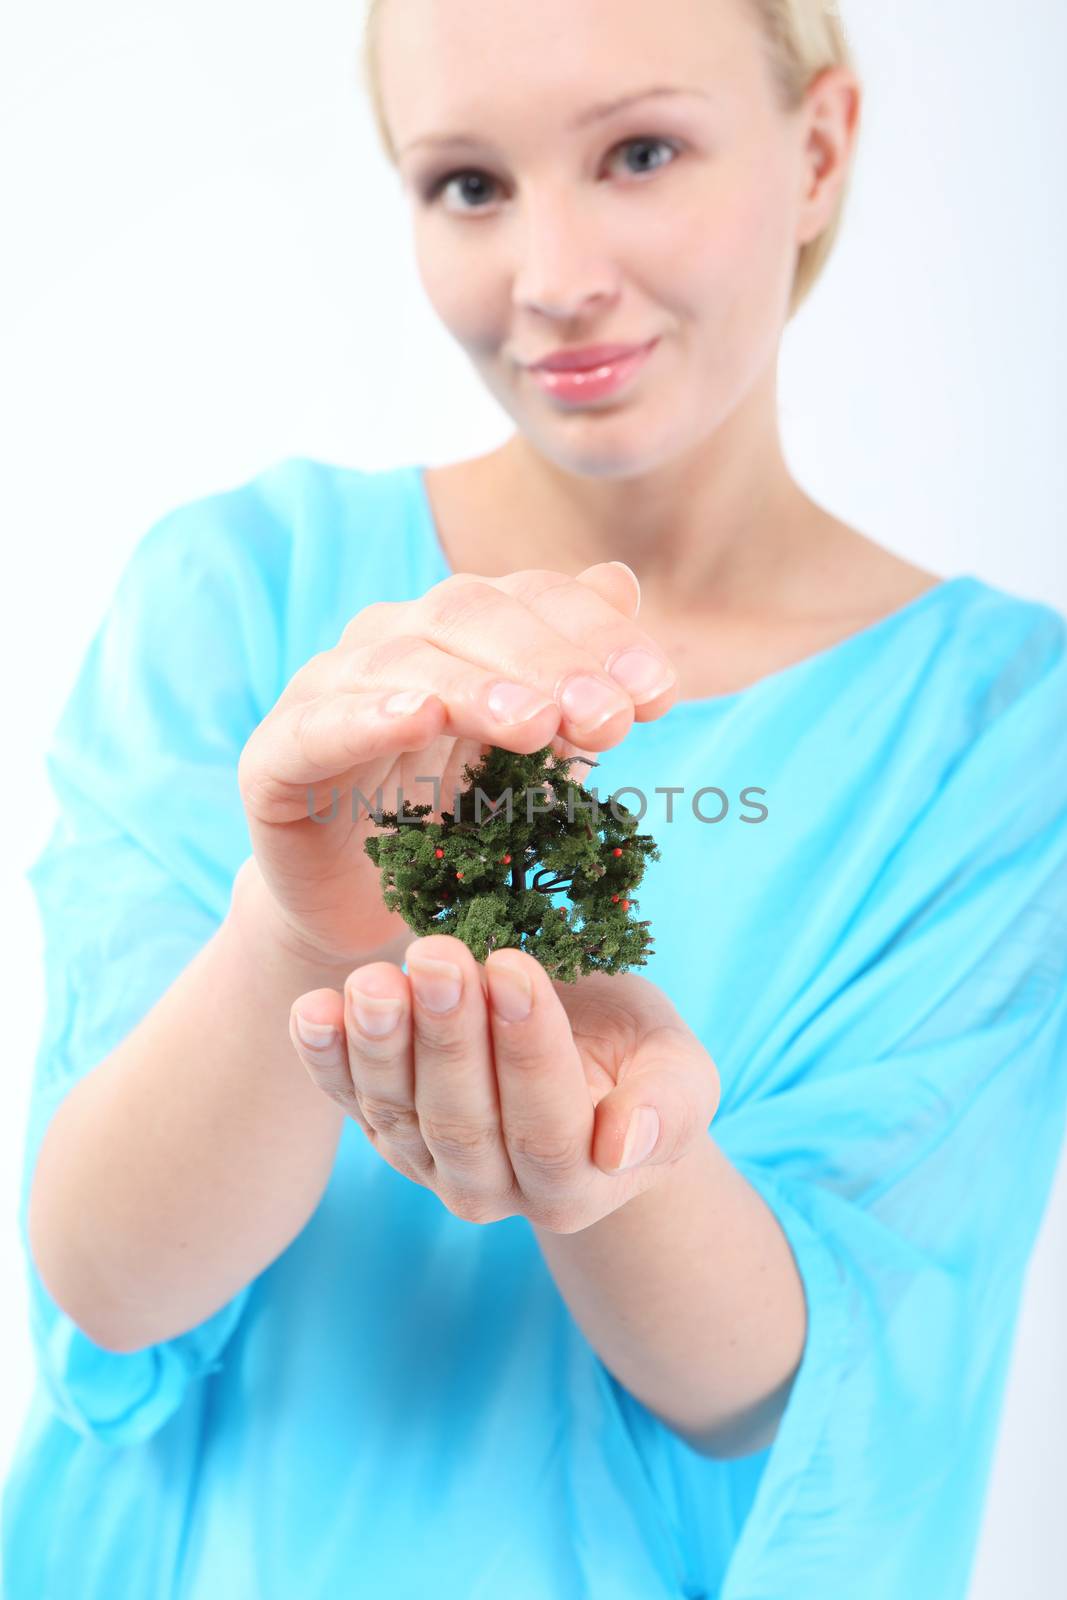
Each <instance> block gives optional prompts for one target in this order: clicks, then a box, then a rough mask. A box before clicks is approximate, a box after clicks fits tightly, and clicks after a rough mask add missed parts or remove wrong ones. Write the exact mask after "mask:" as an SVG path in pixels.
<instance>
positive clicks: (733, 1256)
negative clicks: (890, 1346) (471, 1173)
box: [534, 1134, 807, 1457]
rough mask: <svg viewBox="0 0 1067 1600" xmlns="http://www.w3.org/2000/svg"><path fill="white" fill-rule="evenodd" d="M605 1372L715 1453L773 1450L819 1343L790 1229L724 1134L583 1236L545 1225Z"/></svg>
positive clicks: (557, 1266) (565, 1287) (552, 1258)
mask: <svg viewBox="0 0 1067 1600" xmlns="http://www.w3.org/2000/svg"><path fill="white" fill-rule="evenodd" d="M534 1232H535V1234H536V1236H537V1241H538V1244H539V1245H540V1248H541V1252H542V1254H543V1256H544V1258H545V1261H546V1263H547V1265H548V1267H549V1270H550V1271H551V1272H552V1274H553V1276H554V1278H555V1280H556V1283H557V1285H558V1287H559V1290H560V1293H561V1294H562V1295H563V1297H564V1299H565V1300H566V1301H567V1304H568V1306H569V1307H570V1310H571V1312H572V1314H573V1316H574V1319H575V1321H576V1322H577V1323H578V1325H579V1327H580V1328H581V1329H582V1332H583V1333H584V1334H585V1336H586V1338H587V1339H588V1340H589V1342H590V1343H591V1344H592V1345H593V1347H594V1349H595V1350H596V1351H597V1353H598V1354H599V1355H600V1357H601V1359H602V1360H603V1362H604V1364H605V1366H607V1367H608V1369H609V1370H610V1371H611V1372H612V1373H613V1374H614V1375H615V1377H616V1378H617V1379H618V1380H619V1382H620V1383H622V1384H623V1385H624V1386H625V1387H626V1388H627V1389H628V1390H629V1391H630V1393H631V1394H633V1395H635V1396H636V1397H637V1399H639V1400H640V1401H641V1402H642V1403H643V1404H644V1405H646V1406H647V1407H648V1408H649V1410H650V1411H653V1412H655V1413H656V1415H657V1416H659V1418H660V1419H661V1420H662V1421H663V1422H665V1423H666V1424H667V1425H668V1426H669V1427H671V1428H673V1429H674V1431H675V1432H676V1433H678V1434H679V1435H680V1436H681V1437H682V1438H683V1439H684V1440H685V1441H686V1443H688V1444H689V1445H691V1446H692V1448H693V1449H694V1450H697V1451H698V1452H699V1453H700V1454H702V1455H709V1456H719V1457H729V1456H737V1455H747V1454H750V1453H752V1452H753V1451H756V1450H762V1449H765V1448H766V1446H767V1445H769V1444H771V1443H773V1441H774V1436H775V1432H776V1430H777V1425H778V1422H779V1420H780V1418H781V1416H782V1413H783V1412H784V1410H785V1406H786V1402H787V1400H788V1398H789V1393H790V1390H791V1387H792V1383H793V1379H794V1377H795V1375H796V1372H797V1369H798V1368H799V1365H800V1359H801V1356H802V1354H803V1350H804V1344H805V1339H806V1322H807V1317H806V1307H805V1300H804V1290H803V1287H802V1283H801V1279H800V1276H799V1273H798V1271H797V1267H796V1263H795V1261H794V1259H793V1255H792V1252H791V1250H790V1247H789V1244H788V1242H787V1240H786V1237H785V1235H784V1233H783V1232H782V1230H781V1228H780V1227H779V1226H778V1223H777V1221H776V1219H775V1217H774V1215H773V1213H772V1212H771V1211H770V1209H769V1208H768V1207H767V1206H766V1204H765V1203H764V1201H763V1200H762V1199H761V1197H760V1196H759V1195H758V1194H757V1193H756V1191H755V1190H754V1189H753V1188H752V1187H751V1185H750V1184H749V1183H748V1182H746V1180H745V1179H744V1178H743V1177H742V1176H741V1174H740V1173H739V1172H738V1171H737V1169H736V1167H734V1166H733V1165H732V1164H731V1163H730V1162H729V1161H728V1160H727V1158H726V1156H725V1155H724V1154H723V1153H722V1151H721V1150H720V1149H719V1148H718V1146H717V1145H716V1144H715V1142H714V1140H713V1139H712V1137H711V1135H710V1134H709V1135H708V1137H707V1139H706V1140H705V1141H704V1142H703V1143H702V1144H700V1145H699V1146H698V1147H697V1150H696V1153H695V1155H694V1156H692V1157H686V1158H685V1159H684V1160H682V1161H680V1162H678V1164H677V1166H676V1167H675V1169H674V1171H673V1172H672V1173H671V1174H670V1176H669V1177H668V1178H667V1179H665V1181H664V1182H663V1183H661V1184H658V1185H656V1186H654V1187H652V1188H650V1189H648V1190H646V1191H645V1192H644V1193H642V1194H639V1195H635V1197H634V1198H633V1199H632V1200H629V1201H627V1203H626V1204H625V1205H624V1206H621V1207H620V1208H619V1209H618V1210H617V1211H614V1212H612V1213H611V1215H610V1216H606V1217H604V1218H602V1220H601V1221H599V1222H597V1223H594V1224H593V1226H592V1227H589V1228H584V1229H582V1230H581V1231H579V1232H577V1233H570V1234H565V1233H552V1232H549V1231H547V1230H546V1229H543V1228H539V1227H537V1226H536V1225H534Z"/></svg>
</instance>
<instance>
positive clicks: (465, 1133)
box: [419, 1116, 500, 1162]
mask: <svg viewBox="0 0 1067 1600" xmlns="http://www.w3.org/2000/svg"><path fill="white" fill-rule="evenodd" d="M419 1126H420V1127H421V1129H422V1136H423V1138H424V1139H425V1141H426V1144H427V1145H428V1146H429V1148H430V1149H431V1150H433V1151H434V1152H435V1154H437V1155H439V1156H441V1157H443V1158H444V1159H445V1160H446V1161H455V1162H471V1161H479V1160H481V1159H482V1157H483V1156H486V1155H489V1154H491V1152H492V1151H494V1150H495V1149H496V1147H497V1144H498V1142H499V1138H500V1135H499V1130H498V1129H497V1128H496V1127H493V1126H491V1125H489V1124H486V1123H477V1122H460V1121H456V1120H455V1119H449V1118H446V1117H426V1116H423V1117H421V1118H420V1122H419Z"/></svg>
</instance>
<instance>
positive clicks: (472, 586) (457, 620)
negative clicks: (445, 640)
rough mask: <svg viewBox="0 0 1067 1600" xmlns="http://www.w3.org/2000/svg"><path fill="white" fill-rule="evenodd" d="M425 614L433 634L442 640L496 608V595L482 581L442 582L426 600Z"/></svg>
mask: <svg viewBox="0 0 1067 1600" xmlns="http://www.w3.org/2000/svg"><path fill="white" fill-rule="evenodd" d="M426 599H427V611H428V614H429V616H430V618H431V620H432V622H433V624H434V627H435V631H436V632H437V633H438V634H440V635H444V636H448V635H450V634H452V633H454V632H455V631H456V630H457V629H458V628H461V627H463V626H465V625H466V624H467V623H468V622H471V621H472V620H475V619H477V618H478V617H480V616H481V615H482V614H483V613H484V612H485V611H486V610H488V609H489V608H490V607H492V606H497V605H499V604H500V591H499V590H498V589H496V588H495V587H494V586H493V585H492V584H491V583H486V582H485V580H484V579H482V578H463V579H462V580H459V581H457V575H456V574H453V576H452V577H451V578H446V579H445V581H444V582H443V583H439V584H438V585H437V587H436V588H435V589H434V590H432V591H431V594H430V595H428V596H427V597H426Z"/></svg>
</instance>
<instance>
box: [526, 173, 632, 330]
mask: <svg viewBox="0 0 1067 1600" xmlns="http://www.w3.org/2000/svg"><path fill="white" fill-rule="evenodd" d="M618 287H619V286H618V268H617V266H616V264H615V263H614V261H613V260H612V259H611V257H610V256H609V255H608V253H607V251H606V250H605V246H604V240H603V237H602V234H601V233H599V232H598V230H597V225H596V223H595V221H590V218H589V216H588V209H586V211H585V214H584V215H583V214H582V212H581V210H580V209H579V207H578V206H576V205H572V204H568V203H566V202H564V201H563V200H560V199H556V200H555V201H552V200H542V201H540V202H537V203H534V204H531V205H530V206H529V207H528V208H527V212H526V216H525V218H524V221H523V227H522V230H521V238H520V243H519V246H518V260H517V263H516V267H515V274H514V287H513V290H512V293H513V297H514V301H515V305H516V307H517V308H518V309H519V310H521V311H536V312H539V313H541V314H542V315H544V316H550V317H554V318H561V319H563V320H567V319H575V320H576V321H579V322H584V321H588V320H590V312H594V313H595V312H598V311H600V310H601V309H602V308H603V306H604V305H606V304H610V302H611V301H612V300H613V299H614V298H615V297H616V296H617V295H618Z"/></svg>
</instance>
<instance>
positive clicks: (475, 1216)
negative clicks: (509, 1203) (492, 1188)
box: [446, 1194, 511, 1225]
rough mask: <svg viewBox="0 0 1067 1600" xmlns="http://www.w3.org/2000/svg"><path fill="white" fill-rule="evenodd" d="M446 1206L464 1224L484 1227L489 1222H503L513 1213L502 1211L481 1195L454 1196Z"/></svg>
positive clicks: (451, 1196)
mask: <svg viewBox="0 0 1067 1600" xmlns="http://www.w3.org/2000/svg"><path fill="white" fill-rule="evenodd" d="M446 1204H447V1205H448V1209H449V1211H451V1212H452V1213H453V1215H454V1216H457V1217H459V1218H460V1219H461V1220H462V1221H463V1222H475V1223H480V1224H482V1225H484V1224H485V1223H487V1222H501V1221H503V1219H504V1218H505V1217H507V1216H510V1215H511V1213H510V1212H509V1211H506V1210H504V1209H502V1208H501V1207H500V1206H499V1205H497V1204H496V1203H495V1202H494V1201H492V1200H490V1199H489V1198H488V1197H487V1196H486V1195H479V1194H452V1195H450V1196H449V1198H448V1200H447V1202H446Z"/></svg>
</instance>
